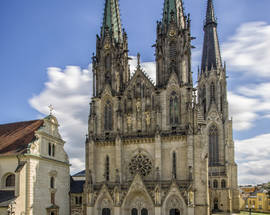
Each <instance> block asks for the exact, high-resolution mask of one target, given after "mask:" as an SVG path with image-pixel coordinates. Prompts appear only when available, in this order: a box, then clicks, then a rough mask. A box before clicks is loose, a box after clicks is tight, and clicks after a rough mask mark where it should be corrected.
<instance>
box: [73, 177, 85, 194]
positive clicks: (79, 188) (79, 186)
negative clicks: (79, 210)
mask: <svg viewBox="0 0 270 215" xmlns="http://www.w3.org/2000/svg"><path fill="white" fill-rule="evenodd" d="M84 183H85V181H74V180H73V179H72V177H71V178H70V193H83V185H84Z"/></svg>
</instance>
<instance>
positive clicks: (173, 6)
mask: <svg viewBox="0 0 270 215" xmlns="http://www.w3.org/2000/svg"><path fill="white" fill-rule="evenodd" d="M190 42H191V37H190V19H189V17H187V16H185V14H184V8H183V2H182V0H165V1H164V8H163V18H162V21H160V22H158V24H157V42H156V45H155V46H156V70H157V75H156V77H157V80H156V81H157V86H158V87H164V86H165V85H167V83H168V81H169V78H170V76H171V74H172V73H175V74H176V75H177V79H178V82H179V84H180V85H192V74H191V45H190V44H191V43H190Z"/></svg>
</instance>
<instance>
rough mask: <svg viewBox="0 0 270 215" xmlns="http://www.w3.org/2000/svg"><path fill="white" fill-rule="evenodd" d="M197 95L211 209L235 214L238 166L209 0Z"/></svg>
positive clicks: (222, 70)
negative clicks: (206, 151)
mask: <svg viewBox="0 0 270 215" xmlns="http://www.w3.org/2000/svg"><path fill="white" fill-rule="evenodd" d="M198 96H199V99H198V100H199V105H200V109H201V112H202V113H203V117H204V120H205V121H206V124H207V126H206V130H205V136H206V137H207V138H206V141H207V142H208V154H209V188H210V206H211V210H214V211H218V210H222V211H227V212H238V211H239V193H238V182H237V165H236V163H235V160H234V142H233V136H232V135H233V134H232V120H230V119H229V111H228V100H227V75H226V66H225V64H224V66H223V65H222V59H221V54H220V46H219V41H218V34H217V19H216V17H215V13H214V6H213V0H208V3H207V12H206V19H205V23H204V44H203V53H202V63H201V72H200V74H199V77H198Z"/></svg>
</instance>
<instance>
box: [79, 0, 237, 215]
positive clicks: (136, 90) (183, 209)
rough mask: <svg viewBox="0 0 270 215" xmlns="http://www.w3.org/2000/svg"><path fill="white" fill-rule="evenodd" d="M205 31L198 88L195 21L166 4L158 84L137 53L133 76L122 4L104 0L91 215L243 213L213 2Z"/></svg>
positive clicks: (90, 156)
mask: <svg viewBox="0 0 270 215" xmlns="http://www.w3.org/2000/svg"><path fill="white" fill-rule="evenodd" d="M204 32H205V36H204V46H203V56H202V64H201V69H200V71H199V76H198V85H197V86H196V87H195V86H194V84H193V77H192V71H191V49H192V45H191V41H192V40H193V39H194V38H193V37H192V36H191V33H190V18H189V16H186V15H185V12H184V9H183V3H182V0H164V9H163V17H162V20H161V21H160V22H158V23H157V32H156V33H157V34H156V35H157V39H156V43H155V45H154V46H155V49H156V51H155V56H156V83H153V82H152V81H151V80H150V79H149V78H148V76H147V75H146V73H145V72H144V71H143V69H142V68H141V65H140V55H139V54H138V57H137V58H138V64H137V68H136V71H135V73H134V75H133V76H132V77H131V75H130V69H129V65H128V61H129V56H128V41H127V38H128V37H127V33H126V32H125V31H124V30H123V29H122V26H121V20H120V13H119V4H118V0H106V3H105V11H104V19H103V25H102V28H101V33H100V35H98V36H97V41H96V47H97V48H96V54H95V55H94V56H93V58H92V61H93V62H92V63H93V97H92V100H91V103H90V116H89V129H88V132H89V134H88V137H87V139H86V144H85V148H86V171H85V172H86V182H85V185H84V198H83V199H84V203H85V204H84V211H85V214H87V215H120V214H130V215H161V214H163V215H208V214H210V213H211V212H212V211H217V212H221V211H223V212H230V213H231V212H238V211H239V193H238V184H237V165H236V163H235V160H234V142H233V137H232V121H231V120H229V116H228V102H227V86H226V84H227V82H226V68H225V66H224V64H223V63H222V60H221V54H220V49H219V42H218V37H217V22H216V18H215V15H214V8H213V2H212V0H208V5H207V15H206V20H205V24H204ZM146 72H147V71H146Z"/></svg>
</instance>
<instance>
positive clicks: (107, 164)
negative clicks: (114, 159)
mask: <svg viewBox="0 0 270 215" xmlns="http://www.w3.org/2000/svg"><path fill="white" fill-rule="evenodd" d="M105 179H106V181H109V180H110V158H109V156H108V155H107V156H106V160H105Z"/></svg>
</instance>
